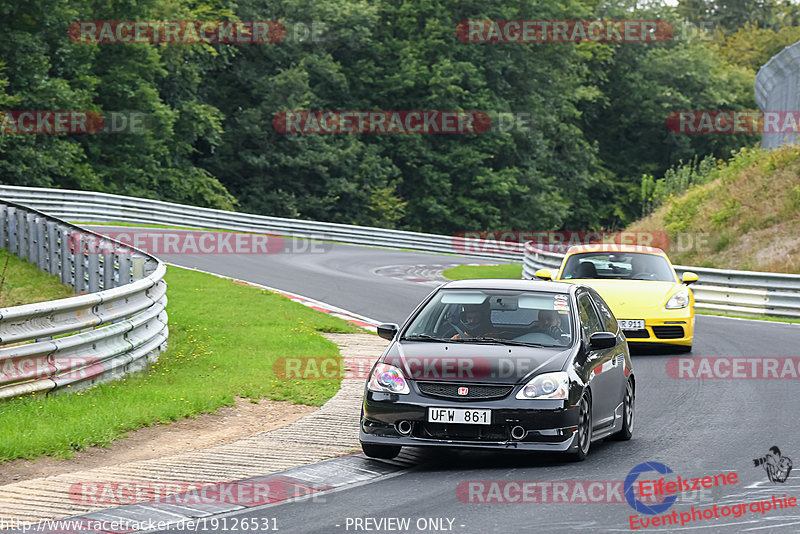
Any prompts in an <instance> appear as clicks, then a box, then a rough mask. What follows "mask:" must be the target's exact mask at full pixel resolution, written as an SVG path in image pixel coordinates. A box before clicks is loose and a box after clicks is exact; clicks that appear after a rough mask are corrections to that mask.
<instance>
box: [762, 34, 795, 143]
mask: <svg viewBox="0 0 800 534" xmlns="http://www.w3.org/2000/svg"><path fill="white" fill-rule="evenodd" d="M755 96H756V102H757V103H758V107H759V109H760V110H761V111H798V110H800V42H797V43H794V44H792V45H790V46H787V47H786V48H784V49H783V50H781V51H780V52H778V53H777V54H775V55H774V56H772V58H771V59H770V60H769V61H767V63H766V64H764V66H763V67H761V68H760V69H759V70H758V73H757V74H756V81H755ZM798 140H800V134H797V133H790V134H786V133H762V134H761V148H777V147H779V146H783V145H788V144H792V143H797V142H798Z"/></svg>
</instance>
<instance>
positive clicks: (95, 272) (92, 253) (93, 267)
mask: <svg viewBox="0 0 800 534" xmlns="http://www.w3.org/2000/svg"><path fill="white" fill-rule="evenodd" d="M88 249H89V252H88V254H89V255H88V259H87V263H88V265H87V274H88V275H89V281H88V289H87V291H88V292H89V293H97V292H98V291H100V254H98V253H97V246H96V245H95V244H93V243H88Z"/></svg>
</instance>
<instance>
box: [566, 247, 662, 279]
mask: <svg viewBox="0 0 800 534" xmlns="http://www.w3.org/2000/svg"><path fill="white" fill-rule="evenodd" d="M561 279H562V280H569V279H600V280H603V279H626V280H656V281H661V282H674V281H675V276H674V274H673V272H672V269H670V266H669V263H668V262H667V260H666V259H665V258H663V257H662V256H657V255H655V254H645V253H640V252H584V253H580V254H573V255H571V256H570V257H569V258H567V263H566V265H564V272H563V273H562V274H561Z"/></svg>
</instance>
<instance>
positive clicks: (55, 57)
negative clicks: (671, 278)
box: [0, 0, 800, 233]
mask: <svg viewBox="0 0 800 534" xmlns="http://www.w3.org/2000/svg"><path fill="white" fill-rule="evenodd" d="M640 4H641V3H640V2H633V1H632V0H624V1H622V2H616V3H613V4H609V3H599V2H595V1H593V0H592V1H590V0H565V1H563V2H558V3H556V2H550V1H547V0H521V1H519V2H516V3H512V4H509V3H508V2H504V1H502V0H485V1H480V2H478V1H477V0H466V1H464V2H433V3H431V2H422V1H419V0H412V1H401V0H378V1H375V2H370V1H367V0H330V1H326V2H313V1H311V0H278V1H275V2H269V3H265V2H262V1H260V0H241V1H239V2H237V3H233V1H232V0H200V1H197V2H188V1H186V0H169V1H167V2H160V1H157V0H143V1H141V2H122V3H120V2H112V3H108V2H100V1H91V2H81V1H78V0H33V1H30V2H26V3H20V2H18V3H16V4H13V3H8V2H6V3H3V4H0V30H2V31H0V50H2V51H3V53H2V56H0V110H6V109H13V110H58V109H64V110H92V111H98V112H100V113H106V114H107V113H110V112H137V113H144V114H145V115H146V117H147V120H146V128H145V130H144V131H143V132H141V133H137V134H116V135H111V134H96V135H34V134H29V135H9V134H0V155H1V156H2V157H0V182H2V183H8V184H18V185H30V186H45V187H69V188H79V189H91V190H98V191H107V192H113V193H122V194H127V195H133V196H140V197H148V198H158V199H163V200H171V201H177V202H185V203H189V204H195V205H200V206H209V207H216V208H222V209H235V208H237V209H241V210H244V211H248V212H254V213H263V214H267V215H277V216H284V217H294V218H303V219H316V220H324V221H334V222H342V223H353V224H363V225H374V226H382V227H387V228H403V229H408V230H418V231H427V232H439V233H452V232H456V231H459V230H478V229H526V230H550V229H558V228H595V229H602V228H619V227H623V226H625V225H626V224H627V223H629V222H630V221H632V220H633V219H635V218H636V217H637V216H638V215H639V214H640V213H648V212H649V211H650V210H652V209H653V208H654V207H656V206H658V205H659V204H660V203H661V202H663V201H664V199H666V198H669V196H670V195H671V194H678V193H679V192H681V191H683V190H685V189H686V187H689V186H690V185H691V184H693V183H699V182H698V180H697V176H705V171H704V170H702V169H688V170H687V169H683V167H682V166H683V162H687V161H688V162H693V163H690V165H697V166H702V165H703V164H704V162H706V161H713V160H714V159H716V158H722V157H726V156H727V155H728V154H730V153H731V152H732V151H735V150H737V149H739V148H740V147H742V146H749V145H752V144H753V143H754V142H755V141H757V136H753V135H749V136H748V135H685V134H677V133H672V132H669V131H668V130H667V129H666V127H665V119H666V117H667V116H668V115H669V114H670V113H672V112H674V111H680V110H705V109H709V110H713V109H752V108H754V107H755V102H754V98H753V79H754V76H755V70H756V69H757V68H758V67H759V66H760V65H761V64H762V63H763V62H764V61H766V60H767V59H768V58H769V57H770V55H771V54H773V53H775V52H777V51H778V50H779V49H780V48H781V47H782V46H784V45H785V44H788V43H789V42H791V41H792V40H793V39H797V38H800V26H798V25H797V17H796V15H797V13H796V11H797V10H796V9H794V8H790V7H789V6H784V5H783V4H780V3H777V2H776V1H775V0H760V1H759V2H757V3H756V4H755V5H752V6H749V7H752V8H753V9H749V8H748V9H749V10H748V9H746V8H745V7H746V5H745V3H743V1H739V0H737V2H734V3H731V2H725V3H720V2H700V1H699V0H689V1H682V2H680V4H679V6H677V7H670V6H666V5H663V6H659V5H657V4H655V3H645V4H644V6H642V5H640ZM632 13H633V14H635V17H632ZM530 18H536V19H555V20H565V19H590V18H606V19H630V18H636V19H663V20H667V21H669V22H671V23H672V25H673V27H674V28H675V37H674V38H673V39H670V40H668V41H666V42H663V43H642V44H629V43H588V42H584V43H580V44H564V43H529V44H520V43H485V44H476V43H465V42H462V41H459V40H458V39H457V36H456V32H455V27H456V25H457V24H458V23H459V22H460V21H463V20H468V19H530ZM232 19H241V20H277V21H280V22H282V23H283V24H284V25H285V26H286V28H287V29H288V34H287V36H286V39H285V40H283V41H282V42H280V43H275V44H261V45H256V44H248V45H233V44H213V45H208V44H194V45H175V44H170V45H167V44H156V45H148V44H85V43H75V42H73V41H71V40H70V39H69V38H68V34H67V29H68V27H69V24H70V23H71V22H73V21H78V20H232ZM300 22H303V23H304V24H306V25H311V24H312V23H315V24H317V25H320V24H321V25H323V26H322V29H323V31H322V32H321V33H320V34H316V35H315V38H313V39H312V38H311V36H310V35H304V31H303V29H304V27H303V26H301V25H299V24H298V23H300ZM713 28H718V30H717V31H716V32H712V31H711V30H712V29H713ZM299 37H303V38H299ZM294 110H477V111H486V112H489V113H525V114H528V116H530V117H531V121H530V126H529V127H528V128H527V129H524V128H517V129H513V130H511V131H505V132H501V131H493V132H490V133H485V134H470V135H455V134H452V135H419V134H418V135H414V134H401V135H379V134H352V135H307V134H305V135H304V134H290V135H287V134H282V133H279V132H277V131H275V129H274V128H273V127H272V120H273V117H275V115H276V114H277V113H279V112H282V111H294ZM698 162H699V163H698ZM643 175H645V176H646V178H644V179H643V178H642V176H643ZM656 176H664V178H663V179H659V180H657V179H656V178H654V177H656Z"/></svg>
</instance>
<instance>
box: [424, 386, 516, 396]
mask: <svg viewBox="0 0 800 534" xmlns="http://www.w3.org/2000/svg"><path fill="white" fill-rule="evenodd" d="M417 387H419V391H420V393H422V394H423V395H427V396H428V397H438V398H441V399H453V400H474V399H502V398H503V397H505V396H506V395H508V394H509V393H511V390H512V389H514V386H497V385H488V384H457V383H455V384H454V383H450V382H417ZM461 387H465V388H467V394H466V395H459V394H458V388H461Z"/></svg>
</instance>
